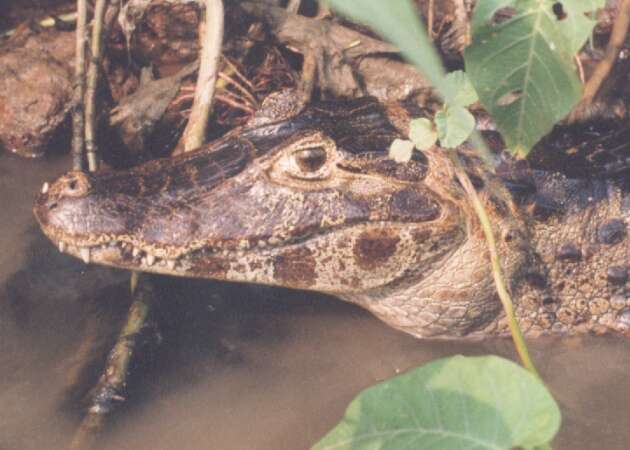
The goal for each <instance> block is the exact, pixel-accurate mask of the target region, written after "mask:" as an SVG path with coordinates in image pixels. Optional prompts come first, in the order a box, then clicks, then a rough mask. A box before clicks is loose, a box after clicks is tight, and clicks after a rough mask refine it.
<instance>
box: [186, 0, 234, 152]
mask: <svg viewBox="0 0 630 450" xmlns="http://www.w3.org/2000/svg"><path fill="white" fill-rule="evenodd" d="M223 21H224V13H223V1H222V0H206V18H205V21H204V23H203V24H202V26H201V28H202V29H201V31H200V33H199V36H200V40H201V43H202V44H201V55H200V58H199V59H200V67H199V75H198V77H197V86H196V89H195V99H194V101H193V106H192V111H191V114H190V119H189V120H188V124H187V125H186V129H185V130H184V137H183V140H184V151H186V152H188V151H190V150H194V149H196V148H199V147H201V146H202V145H203V143H204V141H205V138H206V129H207V127H208V120H209V118H210V111H211V109H212V102H213V99H214V90H215V84H216V81H217V73H218V71H219V58H220V56H221V45H222V43H223Z"/></svg>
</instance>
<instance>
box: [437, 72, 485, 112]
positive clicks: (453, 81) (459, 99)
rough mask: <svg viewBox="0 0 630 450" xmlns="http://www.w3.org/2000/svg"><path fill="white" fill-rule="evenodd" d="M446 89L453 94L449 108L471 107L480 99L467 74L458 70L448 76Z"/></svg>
mask: <svg viewBox="0 0 630 450" xmlns="http://www.w3.org/2000/svg"><path fill="white" fill-rule="evenodd" d="M445 87H446V88H447V89H449V90H450V91H451V92H452V93H453V98H451V103H450V104H449V106H454V105H457V106H470V105H472V104H473V103H475V102H476V101H477V100H479V98H478V97H477V91H475V88H474V87H473V85H472V84H471V82H470V80H469V79H468V75H466V72H464V71H462V70H456V71H454V72H449V73H448V74H447V75H446V79H445Z"/></svg>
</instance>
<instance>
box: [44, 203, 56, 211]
mask: <svg viewBox="0 0 630 450" xmlns="http://www.w3.org/2000/svg"><path fill="white" fill-rule="evenodd" d="M57 205H58V203H57V202H55V201H52V202H47V203H46V207H47V208H48V210H49V211H52V210H53V209H55V208H56V207H57Z"/></svg>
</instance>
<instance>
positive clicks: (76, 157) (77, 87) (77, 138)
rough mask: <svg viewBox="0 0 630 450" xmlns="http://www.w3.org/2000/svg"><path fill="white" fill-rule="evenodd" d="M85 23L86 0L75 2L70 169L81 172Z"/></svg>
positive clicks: (83, 132)
mask: <svg viewBox="0 0 630 450" xmlns="http://www.w3.org/2000/svg"><path fill="white" fill-rule="evenodd" d="M86 23H87V0H77V31H76V54H75V59H74V64H75V65H74V71H75V80H74V93H73V98H72V169H73V170H83V168H84V166H83V150H84V147H85V142H84V137H85V131H84V130H85V117H84V115H83V98H84V95H85V45H86V42H85V41H86V30H85V29H86Z"/></svg>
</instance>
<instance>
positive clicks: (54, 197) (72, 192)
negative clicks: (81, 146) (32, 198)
mask: <svg viewBox="0 0 630 450" xmlns="http://www.w3.org/2000/svg"><path fill="white" fill-rule="evenodd" d="M89 191H90V180H89V179H88V176H87V175H86V174H84V173H83V172H69V173H67V174H66V175H63V176H62V177H60V178H59V179H57V181H55V182H53V183H52V185H51V184H49V183H48V182H46V183H44V185H43V186H42V191H41V194H40V196H39V197H38V199H37V202H36V204H35V215H36V216H37V218H38V219H40V221H41V219H44V218H45V217H47V214H48V213H49V212H50V211H52V210H54V209H55V208H57V207H58V206H59V204H60V202H62V201H63V200H64V199H65V198H80V197H85V196H86V195H87V194H88V193H89Z"/></svg>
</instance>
